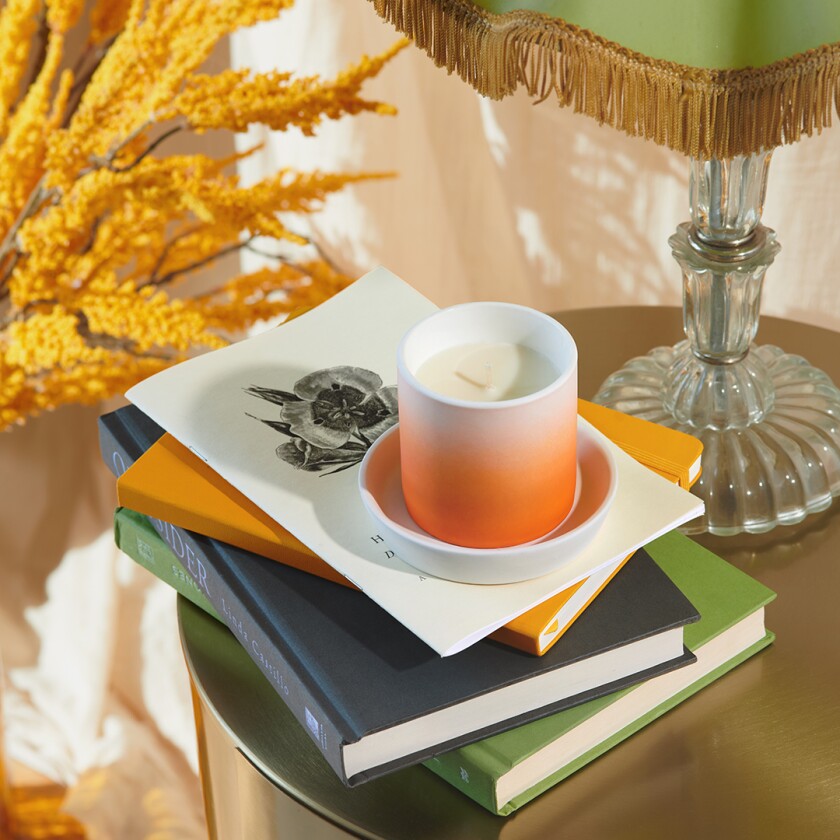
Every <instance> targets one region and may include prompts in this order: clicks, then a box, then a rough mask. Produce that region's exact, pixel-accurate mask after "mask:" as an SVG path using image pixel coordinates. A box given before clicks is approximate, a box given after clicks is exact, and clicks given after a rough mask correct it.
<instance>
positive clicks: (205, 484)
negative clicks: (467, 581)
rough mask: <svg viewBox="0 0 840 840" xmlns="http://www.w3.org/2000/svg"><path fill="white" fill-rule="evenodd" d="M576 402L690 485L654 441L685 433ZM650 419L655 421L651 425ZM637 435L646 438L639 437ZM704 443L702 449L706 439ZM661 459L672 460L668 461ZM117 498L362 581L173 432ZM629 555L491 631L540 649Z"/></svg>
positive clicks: (640, 456)
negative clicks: (277, 518) (242, 490)
mask: <svg viewBox="0 0 840 840" xmlns="http://www.w3.org/2000/svg"><path fill="white" fill-rule="evenodd" d="M578 403H579V413H580V414H581V416H583V417H584V418H585V419H587V420H588V421H589V422H590V423H592V424H593V425H594V426H595V427H596V428H598V429H599V430H600V431H602V432H603V433H604V434H605V435H607V436H608V437H610V438H611V439H612V440H614V442H615V443H616V444H617V445H618V446H620V447H621V448H622V449H624V450H625V451H626V452H627V453H628V454H629V455H631V456H632V457H634V458H636V460H638V461H640V462H641V463H642V464H645V465H646V466H648V467H650V468H651V469H653V470H654V471H655V472H657V473H659V474H660V475H662V476H663V477H664V478H667V479H669V480H670V481H673V482H675V483H680V484H682V481H683V480H684V481H685V482H686V485H685V486H686V487H687V486H690V484H691V483H693V480H691V479H689V475H690V472H691V471H690V469H689V468H690V466H691V465H690V464H685V465H684V466H685V468H684V469H679V468H678V469H677V470H674V469H673V466H674V461H672V460H669V459H664V458H660V457H656V456H655V455H654V451H655V450H654V451H652V449H653V447H652V446H651V444H654V446H655V441H656V440H657V439H659V438H661V435H659V432H660V431H664V432H667V433H668V435H667V436H666V437H668V439H669V441H673V440H677V441H678V438H674V437H673V436H674V435H678V436H681V437H689V436H688V435H684V434H683V433H682V432H675V431H674V430H672V429H666V428H665V427H662V426H657V425H656V424H653V423H650V422H648V421H639V420H638V418H630V417H628V416H627V415H624V414H621V413H620V412H617V411H614V410H613V409H609V408H605V407H603V406H598V405H595V404H594V403H588V402H587V401H585V400H579V401H578ZM626 419H629V420H632V421H636V422H635V423H633V424H631V428H630V429H629V430H627V431H626V433H625V434H616V432H621V431H622V430H623V429H624V428H625V427H624V423H623V421H624V420H626ZM637 423H642V424H643V425H642V426H638V425H637ZM651 426H652V427H653V428H652V429H651V428H648V427H651ZM634 433H635V435H634ZM640 436H641V440H642V441H643V442H644V443H645V444H647V445H646V446H642V445H640ZM617 438H618V439H617ZM691 440H692V441H693V440H694V439H693V438H692V439H691ZM697 443H699V442H697ZM700 447H701V451H702V444H701V445H700ZM676 451H677V452H681V453H682V457H686V456H690V457H691V458H692V459H693V461H697V462H698V463H699V458H695V457H694V453H695V451H696V447H693V446H682V448H681V449H680V448H678V449H677V450H676ZM653 462H655V463H653ZM663 462H664V463H665V464H666V465H667V466H666V467H665V468H664V469H663V468H662V466H661V464H662V463H663ZM681 476H682V480H681ZM695 478H696V474H695ZM117 499H118V502H119V504H120V505H121V506H123V507H127V508H130V509H132V510H135V511H137V512H138V513H142V514H145V515H146V516H151V517H153V518H155V519H161V520H164V521H166V522H170V523H172V524H174V525H177V526H178V527H181V528H186V529H187V530H190V531H195V532H196V533H199V534H203V535H204V536H207V537H210V538H212V539H217V540H220V541H222V542H227V543H230V544H231V545H235V546H237V547H239V548H243V549H245V550H247V551H252V552H254V553H255V554H259V555H262V556H263V557H267V558H270V559H272V560H276V561H277V562H279V563H283V564H285V565H287V566H292V567H293V568H296V569H300V570H301V571H304V572H308V573H310V574H315V575H318V576H319V577H322V578H325V579H327V580H331V581H333V582H334V583H340V584H342V585H343V586H348V587H350V588H351V589H355V588H357V587H355V586H354V584H352V583H351V582H350V581H349V580H347V578H345V577H344V576H343V575H341V574H340V573H339V572H337V571H336V570H335V569H333V568H332V566H330V565H329V564H328V563H326V562H325V561H324V560H322V559H321V558H320V557H318V556H317V555H316V554H315V553H314V552H313V551H312V550H311V549H309V548H308V547H307V546H306V545H305V544H304V543H302V542H301V541H300V540H298V539H297V538H296V537H294V536H293V535H292V534H291V533H289V531H287V530H286V529H285V528H283V527H282V526H281V525H279V524H278V523H277V522H275V521H274V520H273V519H271V518H270V517H269V516H268V515H267V514H266V513H265V512H264V511H262V510H261V509H260V508H259V507H257V506H256V505H255V504H254V503H253V502H252V501H251V500H250V499H248V498H247V497H246V496H244V495H243V494H242V493H240V492H239V491H238V490H237V489H236V488H234V487H233V486H232V485H230V484H228V482H226V481H225V480H224V479H223V478H221V476H219V475H218V473H216V471H215V470H213V469H212V468H211V467H209V466H208V465H207V464H206V463H205V462H204V461H202V460H201V458H199V457H198V456H197V455H195V453H193V452H191V451H190V450H189V449H188V448H187V447H185V446H184V445H183V444H181V443H179V442H178V441H177V440H176V439H175V438H173V437H172V436H171V435H169V434H164V435H163V436H162V437H161V438H160V439H159V440H158V441H156V442H155V443H154V444H152V446H151V447H149V449H148V450H147V451H146V452H145V453H143V455H141V457H140V458H138V460H137V461H136V462H135V463H134V464H132V465H131V466H130V467H129V468H128V469H127V470H126V471H125V472H124V473H123V474H122V475H121V476H120V477H119V478H118V479H117ZM185 499H189V500H190V501H189V504H185V503H184V500H185ZM629 556H630V555H628V557H625V558H623V559H622V560H620V561H619V562H618V563H616V564H614V565H612V566H608V567H607V568H606V570H600V571H599V572H597V573H596V574H594V575H591V576H590V577H589V578H587V579H586V580H584V581H580V582H579V583H577V584H574V585H573V586H570V587H569V588H567V589H565V590H563V591H562V592H558V593H557V594H555V595H553V596H552V597H550V598H548V599H546V600H545V601H543V602H542V603H540V604H538V605H536V606H535V607H532V608H531V609H530V610H528V611H526V612H525V613H523V614H522V615H520V616H517V617H516V618H514V619H512V620H511V621H510V622H508V624H506V625H505V626H504V627H501V628H499V629H498V630H496V631H495V632H494V633H492V634H491V635H490V638H491V639H494V640H496V641H498V642H500V643H502V644H506V645H509V646H511V647H515V648H518V649H519V650H522V651H524V652H526V653H530V654H533V655H536V656H541V655H543V654H544V653H546V652H547V651H548V650H549V649H550V648H551V646H552V645H553V644H554V643H555V642H556V641H557V640H558V639H559V638H561V636H562V635H563V633H565V632H566V630H567V629H568V628H569V627H570V626H571V625H572V624H573V623H574V621H575V620H576V619H577V618H578V617H579V616H580V615H581V613H583V611H584V610H585V609H586V608H587V607H588V606H589V604H591V603H592V601H593V600H594V599H595V598H596V597H597V595H598V594H599V593H600V592H601V591H602V590H603V588H604V587H605V586H606V585H607V584H608V583H609V581H610V580H611V579H612V578H613V577H614V576H615V574H617V573H618V571H619V570H620V569H621V567H622V566H623V565H624V564H625V563H626V562H627V560H628V559H629Z"/></svg>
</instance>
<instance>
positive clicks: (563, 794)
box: [179, 307, 840, 840]
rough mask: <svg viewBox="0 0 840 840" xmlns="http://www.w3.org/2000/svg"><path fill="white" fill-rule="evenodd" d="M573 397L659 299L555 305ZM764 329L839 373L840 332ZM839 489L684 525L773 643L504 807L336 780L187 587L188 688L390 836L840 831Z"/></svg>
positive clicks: (413, 777) (365, 825) (585, 392)
mask: <svg viewBox="0 0 840 840" xmlns="http://www.w3.org/2000/svg"><path fill="white" fill-rule="evenodd" d="M558 318H559V319H560V320H561V321H562V322H563V323H564V324H565V325H566V326H567V327H568V329H569V330H570V331H571V333H572V334H573V335H574V337H575V340H576V341H577V343H578V347H579V351H580V362H579V365H580V395H581V396H583V397H591V396H592V395H593V394H594V393H595V392H596V390H597V388H598V386H599V385H600V383H601V382H602V381H603V380H604V378H605V377H606V376H607V375H608V374H609V373H611V372H612V371H613V370H615V369H616V368H618V367H619V366H620V365H621V364H623V362H624V361H626V359H628V358H629V357H631V356H634V355H641V354H644V353H645V352H647V351H648V350H649V349H650V348H651V347H652V346H653V344H673V343H675V342H676V341H678V340H680V338H681V337H682V331H681V320H680V313H679V311H678V310H677V309H675V308H670V307H614V308H602V309H586V310H576V311H570V312H565V313H561V314H559V315H558ZM758 339H759V341H760V343H764V344H768V343H769V344H778V345H779V346H781V347H783V348H784V349H785V350H786V351H788V352H793V353H799V354H801V355H803V356H805V357H806V358H807V359H808V360H809V361H810V362H811V363H812V364H814V365H816V366H817V367H820V368H822V369H823V370H825V371H826V372H827V373H828V374H829V375H830V376H831V377H832V378H833V379H834V381H835V382H840V334H837V333H833V332H830V331H828V330H823V329H819V328H816V327H810V326H806V325H803V324H797V323H794V322H790V321H784V320H781V319H776V318H763V319H762V321H761V328H760V332H759V336H758ZM838 509H840V505H834V506H833V507H832V508H830V509H829V510H828V511H826V512H824V513H821V514H817V515H815V516H812V517H810V518H809V519H806V520H805V521H804V522H803V523H801V524H800V525H797V526H791V527H785V528H778V529H776V530H775V531H772V532H770V533H769V534H764V535H758V536H752V535H741V536H738V537H728V538H722V537H712V536H708V535H706V536H702V537H697V538H696V539H697V540H698V541H699V542H701V543H702V544H704V545H706V546H707V547H708V548H710V549H712V550H713V551H715V552H717V553H718V554H720V555H722V556H724V557H726V558H727V559H728V560H729V561H731V562H732V563H734V564H735V565H736V566H738V567H739V568H741V569H743V570H744V571H746V572H748V573H750V574H751V575H753V576H754V577H756V578H758V579H759V580H760V581H761V582H762V583H764V584H766V585H767V586H769V587H770V588H771V589H773V590H775V591H776V592H777V593H778V597H777V599H776V600H775V601H774V602H773V603H772V604H771V605H770V606H769V607H768V609H767V626H768V628H770V629H771V630H773V631H774V632H775V633H776V635H777V639H776V642H775V643H774V644H773V645H772V646H771V647H770V648H768V649H767V650H765V651H764V652H762V653H760V654H758V655H757V656H756V657H754V658H753V659H751V660H749V661H747V662H746V663H745V664H743V665H741V666H740V667H739V668H737V669H736V670H735V671H733V672H732V673H730V674H728V675H727V676H725V677H723V678H722V679H721V680H719V681H718V682H717V683H714V684H713V685H711V686H710V687H708V688H706V689H705V690H703V691H701V692H700V693H699V694H697V695H695V696H694V697H692V698H690V699H689V700H687V701H686V702H684V703H683V704H681V705H680V706H678V707H677V708H676V709H674V710H673V711H671V712H669V713H668V714H666V715H665V716H664V717H662V718H661V719H659V720H658V721H656V722H654V723H653V724H651V725H649V726H648V727H646V728H645V729H643V730H642V731H641V732H639V733H638V734H637V735H635V736H633V737H631V738H630V739H628V740H627V741H625V742H624V743H622V744H620V745H619V746H618V747H616V748H615V749H613V750H611V751H610V752H608V753H607V754H606V755H605V756H603V757H602V758H600V759H598V760H596V761H594V762H593V763H591V764H590V765H589V766H587V767H585V768H584V769H583V770H581V771H579V772H578V773H577V774H575V775H574V776H572V777H570V778H569V779H567V780H566V781H564V782H562V783H561V784H559V785H557V786H556V787H555V788H553V789H552V790H550V791H548V792H547V793H545V794H543V795H542V796H541V797H539V798H537V799H536V800H535V801H533V802H532V803H530V804H529V805H527V806H525V807H524V808H522V809H520V810H519V811H518V812H516V813H514V814H513V815H512V816H510V817H507V818H501V817H495V816H493V815H492V814H490V813H488V812H486V811H484V810H483V809H482V808H480V807H479V806H477V805H475V804H474V803H473V802H472V801H470V800H468V799H467V798H465V797H464V796H462V795H461V794H459V793H457V792H456V791H455V790H453V789H452V788H451V787H450V786H449V785H447V784H446V783H444V782H442V781H441V780H439V779H438V778H437V777H436V776H434V775H433V774H432V773H430V772H429V771H427V770H425V769H424V768H422V767H414V768H410V769H408V770H404V771H401V772H398V773H395V774H392V775H390V776H388V777H385V778H383V779H379V780H376V781H374V782H369V783H368V784H365V785H362V786H361V787H359V788H355V789H352V790H348V789H346V788H344V787H343V786H342V785H341V783H340V782H339V781H338V780H337V778H336V777H335V776H334V775H333V773H332V771H331V770H330V769H329V768H328V767H327V765H326V764H325V763H324V762H323V760H322V758H321V756H320V755H319V754H318V753H317V751H316V749H315V747H314V746H313V745H312V744H311V743H310V741H309V739H308V738H307V736H306V735H305V733H303V731H302V729H301V728H300V726H299V725H298V724H297V723H296V722H295V721H294V720H293V719H292V718H291V716H290V715H289V713H288V712H287V711H286V708H285V706H284V705H283V703H282V701H281V700H279V698H278V697H277V695H276V694H275V693H274V691H273V689H272V688H271V686H270V685H269V683H268V682H267V681H266V680H265V679H264V678H263V677H262V675H261V674H260V672H259V671H258V670H257V668H256V666H255V665H254V664H253V663H252V662H251V660H250V659H249V658H248V656H247V655H246V654H244V652H243V651H242V650H241V649H240V648H239V646H238V644H237V643H236V642H235V640H234V639H233V637H232V636H231V635H230V634H228V633H227V632H226V631H225V630H223V629H222V628H221V627H220V626H218V625H216V624H215V623H214V622H212V620H210V619H207V618H206V617H205V616H203V614H201V613H200V611H197V610H196V609H195V608H193V607H192V606H191V605H190V604H187V603H186V602H183V601H181V602H180V603H179V611H180V617H181V626H182V640H183V643H184V649H185V653H186V657H187V662H188V666H189V668H190V672H191V675H192V677H193V681H194V684H195V686H196V689H197V691H199V692H200V693H201V695H202V697H203V698H204V700H205V701H206V703H207V704H209V706H210V707H212V708H213V709H214V711H215V712H216V713H217V714H218V716H219V718H220V719H221V721H222V722H223V724H224V726H225V728H226V729H227V730H228V731H229V733H230V734H231V738H232V739H233V740H234V741H235V743H236V744H237V745H238V746H239V748H240V749H241V750H242V752H243V753H244V754H245V755H246V756H247V757H248V758H249V759H250V760H251V761H252V762H253V763H254V765H256V767H257V768H258V769H259V770H260V771H261V772H262V773H263V774H264V775H265V776H267V777H268V778H269V779H271V780H272V781H273V782H274V783H275V784H276V785H277V786H278V787H279V788H281V789H282V790H283V791H285V792H286V793H287V794H289V795H291V796H293V797H295V798H296V799H297V800H298V801H299V802H301V803H303V804H304V805H306V806H307V807H308V808H310V809H312V810H313V811H314V812H316V813H318V814H320V815H322V816H324V817H325V818H326V819H328V820H329V821H331V822H332V823H333V824H338V825H340V826H343V827H345V828H347V829H348V830H349V831H351V832H352V833H354V834H357V835H360V836H365V837H387V838H424V840H426V839H427V838H435V840H444V838H471V840H483V838H495V837H504V838H506V840H514V838H548V837H560V836H563V837H579V838H586V839H587V840H596V838H617V837H632V838H645V840H653V839H654V838H668V839H669V840H671V838H674V837H681V838H704V840H706V839H707V838H710V837H720V838H735V837H737V838H745V837H762V838H771V837H778V838H791V837H796V836H800V837H803V838H809V840H816V839H817V838H837V837H839V836H840V710H838V706H840V513H838Z"/></svg>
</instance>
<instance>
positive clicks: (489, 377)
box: [484, 362, 496, 391]
mask: <svg viewBox="0 0 840 840" xmlns="http://www.w3.org/2000/svg"><path fill="white" fill-rule="evenodd" d="M484 373H485V380H484V390H485V391H492V390H493V389H494V388H495V387H496V386H495V385H494V384H493V365H492V364H491V363H490V362H486V363H485V364H484Z"/></svg>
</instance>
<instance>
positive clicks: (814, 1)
mask: <svg viewBox="0 0 840 840" xmlns="http://www.w3.org/2000/svg"><path fill="white" fill-rule="evenodd" d="M372 2H373V3H374V5H375V6H376V9H377V11H378V12H379V14H380V15H382V16H383V17H385V18H386V19H388V20H390V21H391V22H392V23H393V24H394V25H395V26H396V27H397V28H398V29H400V30H401V31H402V32H404V33H405V34H407V35H408V36H409V37H411V38H412V39H413V40H414V41H415V42H416V43H417V45H418V46H419V47H421V48H422V49H424V50H426V51H427V52H428V53H429V55H430V56H431V57H432V58H433V59H434V60H435V62H436V63H437V64H438V65H442V66H445V67H447V68H448V69H449V71H450V72H457V73H458V74H459V75H460V76H461V77H462V78H464V79H465V80H466V81H467V82H469V83H470V84H471V85H473V87H475V88H476V89H477V90H478V91H479V92H481V93H483V94H485V95H487V96H490V97H492V98H501V97H503V96H506V95H508V94H510V93H512V92H513V91H514V90H515V89H516V88H517V87H519V86H523V87H525V88H526V89H527V90H528V92H529V93H530V94H531V95H532V96H534V97H537V98H540V99H544V98H548V97H550V96H552V95H554V96H556V98H557V100H558V101H559V102H560V104H561V105H569V106H571V107H573V108H574V109H575V110H576V111H579V112H582V113H586V114H589V115H590V116H593V117H595V118H596V119H598V120H599V121H600V122H604V123H608V124H610V125H613V126H615V127H616V128H620V129H622V130H623V131H626V132H627V133H628V134H631V135H639V136H642V137H645V138H648V139H652V140H654V141H656V142H657V143H662V144H665V145H667V146H670V147H671V148H673V149H676V150H678V151H681V152H683V153H685V154H690V155H692V156H695V157H704V158H718V159H726V158H730V157H733V156H735V155H742V154H754V153H756V152H759V151H761V150H762V149H772V148H774V147H775V146H778V145H781V144H783V143H791V142H794V141H795V140H798V139H799V138H800V137H801V136H802V135H807V134H812V133H818V132H820V131H821V130H822V129H823V128H825V127H826V126H828V125H830V124H831V118H832V114H833V112H834V111H835V110H840V2H838V1H837V0H809V1H808V2H806V3H802V2H801V0H703V2H702V3H701V2H696V0H693V2H689V1H688V0H633V1H632V2H628V1H627V0H372Z"/></svg>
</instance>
